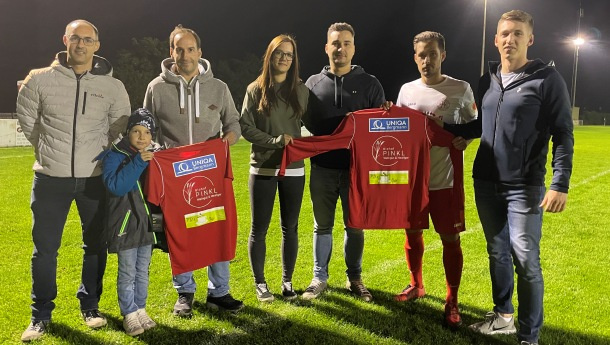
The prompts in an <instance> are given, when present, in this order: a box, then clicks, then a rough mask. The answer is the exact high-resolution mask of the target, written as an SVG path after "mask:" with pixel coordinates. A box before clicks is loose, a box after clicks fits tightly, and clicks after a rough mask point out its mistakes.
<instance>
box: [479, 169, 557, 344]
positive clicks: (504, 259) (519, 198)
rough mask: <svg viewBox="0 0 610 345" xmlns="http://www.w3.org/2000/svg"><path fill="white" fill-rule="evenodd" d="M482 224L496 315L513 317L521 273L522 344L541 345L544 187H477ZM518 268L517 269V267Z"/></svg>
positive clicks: (496, 184)
mask: <svg viewBox="0 0 610 345" xmlns="http://www.w3.org/2000/svg"><path fill="white" fill-rule="evenodd" d="M474 192H475V199H476V204H477V210H478V211H479V218H480V219H481V225H482V226H483V232H484V233H485V239H486V240H487V253H488V254H489V272H490V275H491V285H492V294H493V301H494V305H495V307H494V311H496V312H498V313H504V314H512V313H514V307H513V304H512V295H513V290H514V278H513V277H514V274H515V272H517V298H518V301H519V326H520V327H519V333H518V336H519V340H525V341H530V342H537V341H538V332H539V331H540V328H541V327H542V321H543V307H542V300H543V295H544V282H543V279H542V269H541V267H540V239H541V237H542V213H543V212H542V208H541V207H540V206H539V205H540V203H541V202H542V199H543V198H544V193H545V188H544V186H509V185H504V184H498V183H492V182H487V181H482V180H475V181H474ZM513 264H514V266H513Z"/></svg>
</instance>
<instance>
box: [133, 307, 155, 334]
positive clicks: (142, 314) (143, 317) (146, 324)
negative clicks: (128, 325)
mask: <svg viewBox="0 0 610 345" xmlns="http://www.w3.org/2000/svg"><path fill="white" fill-rule="evenodd" d="M137 313H138V320H140V325H142V328H144V330H145V331H148V330H149V329H151V328H153V327H155V326H156V325H157V323H156V322H155V321H154V320H153V319H151V318H150V316H148V314H146V310H144V309H138V311H137Z"/></svg>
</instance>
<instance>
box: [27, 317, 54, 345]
mask: <svg viewBox="0 0 610 345" xmlns="http://www.w3.org/2000/svg"><path fill="white" fill-rule="evenodd" d="M48 326H49V321H48V320H45V321H42V320H32V322H30V325H29V326H28V328H26V329H25V331H24V332H23V334H21V341H23V342H27V341H32V340H36V339H39V338H40V337H42V335H43V334H44V333H45V332H46V330H47V327H48Z"/></svg>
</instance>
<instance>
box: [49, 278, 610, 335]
mask: <svg viewBox="0 0 610 345" xmlns="http://www.w3.org/2000/svg"><path fill="white" fill-rule="evenodd" d="M371 293H372V294H373V296H374V298H375V299H374V301H373V302H371V303H373V304H374V305H375V306H374V307H371V306H370V305H369V304H367V303H365V302H363V301H361V300H359V299H357V297H355V296H353V295H351V294H350V293H348V292H347V291H345V290H343V289H338V288H331V289H329V290H328V291H327V292H326V293H324V294H322V295H321V296H320V297H319V298H318V299H316V300H314V301H304V300H302V299H301V298H298V299H297V300H296V301H292V302H283V301H276V302H274V303H290V304H292V305H295V306H297V307H299V308H308V309H309V308H312V309H315V311H316V312H317V313H320V314H324V315H327V317H328V318H329V319H332V320H334V322H339V323H345V324H348V325H351V326H353V328H357V329H361V330H362V331H363V332H366V333H370V334H373V335H375V336H377V337H380V338H386V339H392V340H394V341H396V342H398V343H404V344H422V345H425V344H431V345H432V344H435V345H436V344H475V345H506V344H517V338H516V336H514V335H504V336H485V335H481V334H477V333H474V332H471V331H469V330H468V329H467V325H469V324H471V323H474V322H478V321H480V320H482V318H483V316H484V314H485V313H486V312H487V310H481V309H480V308H474V307H472V306H469V305H463V304H462V305H460V308H461V310H462V317H463V321H464V323H463V325H462V326H461V327H460V328H458V329H457V330H453V329H450V328H447V327H446V326H444V325H443V310H442V305H443V303H444V299H443V298H439V297H436V296H430V295H427V296H426V297H424V298H423V299H421V300H417V301H410V302H406V303H404V302H395V301H394V300H393V294H391V293H388V292H385V291H378V290H371ZM426 302H427V303H426ZM194 311H195V315H194V318H202V317H203V318H208V319H213V320H218V321H223V322H228V323H230V324H231V325H232V326H233V327H234V329H230V330H228V331H225V330H223V329H219V328H218V327H217V326H211V325H210V326H207V327H206V326H202V327H201V328H200V329H179V328H176V327H171V326H167V325H164V324H158V326H157V327H155V328H153V329H152V330H149V331H146V332H145V333H144V334H142V335H140V336H138V337H136V338H134V342H137V341H139V342H140V343H145V344H151V345H152V344H155V345H156V344H159V345H165V344H181V345H183V344H184V345H189V344H240V345H241V344H255V345H256V344H271V345H273V344H315V345H321V344H362V345H364V344H369V343H370V341H367V340H365V339H366V338H365V337H363V339H354V334H357V332H356V333H355V332H352V331H350V333H349V334H348V335H343V334H340V333H338V332H336V331H329V330H328V329H325V328H324V327H323V325H322V326H320V323H316V324H315V326H314V325H313V323H312V324H309V323H308V322H307V320H302V319H291V318H290V317H285V316H280V315H277V314H274V313H272V312H268V311H266V310H264V309H262V308H258V307H255V306H249V305H246V306H245V307H244V308H243V309H242V310H241V311H240V312H238V313H235V314H234V313H229V312H223V311H217V310H211V309H208V308H206V307H205V305H204V304H202V303H199V302H196V303H195V304H194ZM184 322H189V320H188V319H185V320H184ZM108 329H111V330H115V331H119V332H122V319H121V318H117V317H113V316H109V317H108V326H106V327H103V328H101V329H100V330H96V331H93V332H92V331H82V330H79V329H75V328H72V327H70V326H68V325H66V324H63V323H57V322H53V323H52V324H51V327H50V328H49V330H48V333H49V335H51V336H54V337H56V338H58V339H61V341H62V342H65V343H69V344H92V345H98V344H99V345H101V344H106V343H107V341H108V339H107V338H106V339H100V338H98V337H97V336H96V335H95V333H96V332H104V330H108ZM369 339H370V338H369ZM125 342H129V341H125ZM540 344H544V345H550V344H553V345H555V344H558V345H580V344H587V345H589V344H591V345H598V344H599V345H608V344H610V339H607V338H602V337H598V336H593V335H588V334H583V333H580V332H577V331H571V330H563V329H558V328H556V327H549V326H545V327H544V328H543V329H542V332H541V339H540Z"/></svg>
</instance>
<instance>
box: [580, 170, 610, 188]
mask: <svg viewBox="0 0 610 345" xmlns="http://www.w3.org/2000/svg"><path fill="white" fill-rule="evenodd" d="M608 174H610V169H608V170H606V171H602V172H600V173H597V174H595V175H593V176H590V177H587V178H586V179H584V180H582V181H580V182H578V183H576V184H573V185H571V186H570V188H578V187H580V186H584V185H586V184H588V183H590V182H591V181H593V180H596V179H598V178H600V177H602V176H605V175H608Z"/></svg>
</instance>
